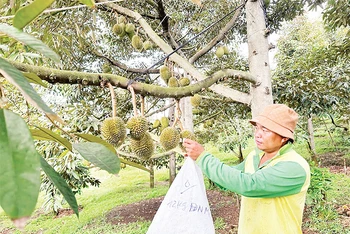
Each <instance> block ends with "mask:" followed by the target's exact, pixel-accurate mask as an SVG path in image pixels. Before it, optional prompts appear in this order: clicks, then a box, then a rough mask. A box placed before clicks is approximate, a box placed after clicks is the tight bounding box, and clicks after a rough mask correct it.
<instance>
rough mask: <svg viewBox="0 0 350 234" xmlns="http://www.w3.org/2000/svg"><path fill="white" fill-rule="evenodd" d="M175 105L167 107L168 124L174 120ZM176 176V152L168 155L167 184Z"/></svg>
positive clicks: (171, 123)
mask: <svg viewBox="0 0 350 234" xmlns="http://www.w3.org/2000/svg"><path fill="white" fill-rule="evenodd" d="M175 111H176V110H175V107H174V106H172V107H171V108H170V109H169V120H170V121H169V124H170V126H172V125H173V123H174V121H175ZM175 177H176V154H175V153H172V154H170V157H169V186H170V185H171V184H172V183H173V181H174V179H175Z"/></svg>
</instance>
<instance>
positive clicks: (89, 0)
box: [79, 0, 95, 7]
mask: <svg viewBox="0 0 350 234" xmlns="http://www.w3.org/2000/svg"><path fill="white" fill-rule="evenodd" d="M79 2H81V3H82V4H85V5H87V6H89V7H94V6H95V1H94V0H79Z"/></svg>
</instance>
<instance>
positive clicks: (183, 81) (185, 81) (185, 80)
mask: <svg viewBox="0 0 350 234" xmlns="http://www.w3.org/2000/svg"><path fill="white" fill-rule="evenodd" d="M190 83H191V81H190V79H189V78H188V77H181V78H180V80H179V84H180V86H181V87H183V86H187V85H189V84H190Z"/></svg>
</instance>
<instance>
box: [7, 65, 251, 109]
mask: <svg viewBox="0 0 350 234" xmlns="http://www.w3.org/2000/svg"><path fill="white" fill-rule="evenodd" d="M7 61H9V60H7ZM9 62H10V63H11V64H12V65H14V66H15V67H16V68H17V69H19V70H21V71H24V72H31V73H35V74H36V75H38V76H39V77H40V78H41V79H42V80H45V81H47V82H49V83H52V84H56V83H61V84H82V85H94V86H100V85H101V84H104V83H107V82H110V83H111V84H112V85H113V86H115V87H119V88H123V89H127V88H128V84H130V80H129V79H127V78H125V77H123V76H118V75H114V74H107V73H87V72H78V71H67V70H58V69H53V68H47V67H42V66H34V65H28V64H24V63H19V62H14V61H9ZM228 77H232V78H235V79H240V80H245V81H248V82H250V83H252V84H255V83H256V81H255V78H254V77H253V76H251V75H250V74H249V73H247V72H243V71H238V70H233V69H225V70H221V71H218V72H215V73H214V74H212V75H211V76H209V77H206V79H204V80H202V81H198V82H197V83H194V84H191V85H189V86H185V87H163V86H158V85H152V84H145V83H142V82H137V81H134V82H133V83H132V87H133V89H134V91H135V93H137V94H141V95H143V96H154V97H159V98H175V99H180V98H182V97H186V96H193V95H194V94H196V93H198V92H200V91H202V90H203V89H206V88H210V89H211V88H212V87H213V86H217V85H215V83H216V82H219V81H220V80H221V79H224V78H225V79H227V78H228ZM220 87H224V86H223V85H220ZM226 88H227V87H226ZM227 89H229V90H230V92H231V93H233V92H235V95H237V96H235V97H234V98H232V99H233V100H240V102H242V103H245V104H249V103H250V100H251V97H250V94H247V93H243V92H240V91H236V90H233V89H230V88H227ZM222 92H225V87H224V89H223V90H222ZM226 92H227V91H226ZM231 96H232V95H231ZM232 97H233V96H232Z"/></svg>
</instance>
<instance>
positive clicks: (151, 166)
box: [149, 164, 154, 188]
mask: <svg viewBox="0 0 350 234" xmlns="http://www.w3.org/2000/svg"><path fill="white" fill-rule="evenodd" d="M149 169H150V173H149V186H150V188H154V167H153V165H152V164H151V165H150V166H149Z"/></svg>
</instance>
